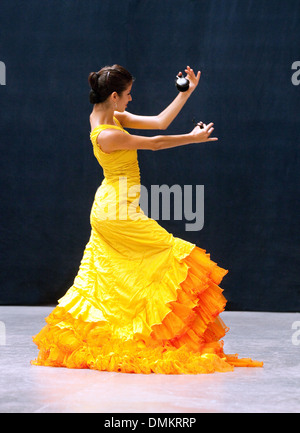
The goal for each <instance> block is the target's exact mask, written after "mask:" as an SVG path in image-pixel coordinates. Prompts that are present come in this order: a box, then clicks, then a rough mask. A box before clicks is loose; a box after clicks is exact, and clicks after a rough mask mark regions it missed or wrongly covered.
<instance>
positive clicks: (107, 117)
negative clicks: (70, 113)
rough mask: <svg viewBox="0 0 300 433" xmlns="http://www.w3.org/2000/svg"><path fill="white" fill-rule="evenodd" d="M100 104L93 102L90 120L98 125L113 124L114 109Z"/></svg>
mask: <svg viewBox="0 0 300 433" xmlns="http://www.w3.org/2000/svg"><path fill="white" fill-rule="evenodd" d="M101 105H102V104H95V105H94V108H93V111H92V113H91V115H90V119H91V122H93V123H97V124H98V125H115V122H114V110H113V109H111V108H106V107H101Z"/></svg>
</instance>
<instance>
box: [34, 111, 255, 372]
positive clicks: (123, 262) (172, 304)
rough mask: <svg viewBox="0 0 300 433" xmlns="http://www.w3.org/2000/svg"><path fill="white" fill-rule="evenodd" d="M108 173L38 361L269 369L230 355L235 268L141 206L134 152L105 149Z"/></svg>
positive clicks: (102, 160) (39, 339)
mask: <svg viewBox="0 0 300 433" xmlns="http://www.w3.org/2000/svg"><path fill="white" fill-rule="evenodd" d="M114 120H115V122H116V123H117V124H118V125H119V126H112V125H99V126H97V127H96V128H95V129H93V130H92V131H91V134H90V138H91V141H92V143H93V149H94V154H95V157H96V158H97V160H98V162H99V164H100V165H101V166H102V168H103V173H104V179H103V181H102V183H101V185H100V187H99V188H98V190H97V192H96V195H95V199H94V203H93V207H92V210H91V218H90V221H91V236H90V239H89V242H88V243H87V245H86V248H85V250H84V254H83V258H82V261H81V264H80V267H79V271H78V274H77V276H76V277H75V280H74V283H73V285H72V287H71V288H70V289H69V290H68V291H67V293H66V294H65V295H64V296H63V297H62V298H61V299H59V301H58V305H57V306H56V307H55V308H54V310H53V311H52V313H51V314H50V315H49V316H48V317H47V318H46V319H45V320H46V322H47V324H46V325H45V326H44V328H43V329H42V330H41V331H40V332H39V333H38V334H37V335H36V336H35V337H33V340H34V342H35V343H36V344H37V346H38V349H39V353H38V357H37V359H36V360H34V361H31V363H32V364H33V365H44V366H55V367H68V368H90V369H96V370H105V371H117V372H126V373H151V372H154V373H165V374H180V373H186V374H198V373H213V372H215V371H218V372H227V371H232V370H233V368H234V367H233V366H261V365H262V363H260V362H257V361H252V360H251V359H248V358H244V359H239V358H238V356H237V355H225V354H224V352H223V341H221V340H220V339H221V338H222V337H223V336H224V335H225V333H226V332H227V330H228V328H227V327H226V325H225V324H224V322H223V321H222V320H221V318H220V317H219V314H220V313H221V312H222V311H223V310H224V308H225V304H226V299H225V298H224V296H223V294H222V289H221V288H220V287H219V284H220V283H221V280H222V278H223V277H224V275H225V274H226V273H227V272H228V271H227V270H225V269H222V268H221V267H219V266H218V265H217V264H216V263H214V262H213V261H212V260H210V255H209V254H206V252H205V250H203V249H201V248H199V247H197V246H196V245H195V244H192V243H190V242H187V241H185V240H183V239H180V238H177V237H174V236H173V235H172V234H171V233H169V232H168V231H166V230H165V229H164V228H163V227H161V226H160V225H159V224H158V223H157V221H155V220H153V219H151V218H148V217H147V216H146V215H145V214H144V212H143V211H142V209H141V208H140V206H139V197H140V170H139V164H138V159H137V151H136V150H118V151H114V152H112V153H110V154H108V153H105V152H103V151H102V150H101V149H100V147H99V145H98V144H97V137H98V134H99V133H100V132H101V131H103V130H104V129H105V128H116V129H119V130H121V131H123V132H124V133H127V134H128V132H127V131H125V130H124V129H123V128H122V126H121V125H120V123H119V122H118V121H117V119H116V118H115V119H114Z"/></svg>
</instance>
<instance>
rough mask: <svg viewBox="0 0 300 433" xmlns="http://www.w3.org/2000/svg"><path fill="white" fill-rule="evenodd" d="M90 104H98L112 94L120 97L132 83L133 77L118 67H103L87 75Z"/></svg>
mask: <svg viewBox="0 0 300 433" xmlns="http://www.w3.org/2000/svg"><path fill="white" fill-rule="evenodd" d="M88 81H89V85H90V86H91V90H90V103H91V104H99V103H101V102H104V101H106V99H107V98H108V97H109V96H110V95H111V94H112V93H113V92H117V93H118V95H120V94H121V93H122V92H124V90H126V89H127V87H128V86H129V85H130V84H131V83H132V82H133V81H134V78H133V76H132V75H131V74H130V72H128V71H127V70H126V69H125V68H123V67H122V66H120V65H113V66H104V68H102V69H100V71H99V72H91V73H90V74H89V78H88Z"/></svg>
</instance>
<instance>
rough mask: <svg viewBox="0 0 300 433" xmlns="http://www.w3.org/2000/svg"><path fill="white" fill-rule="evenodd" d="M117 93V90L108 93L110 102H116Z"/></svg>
mask: <svg viewBox="0 0 300 433" xmlns="http://www.w3.org/2000/svg"><path fill="white" fill-rule="evenodd" d="M118 96H119V95H118V94H117V92H112V94H111V95H110V97H111V100H112V102H117V101H118Z"/></svg>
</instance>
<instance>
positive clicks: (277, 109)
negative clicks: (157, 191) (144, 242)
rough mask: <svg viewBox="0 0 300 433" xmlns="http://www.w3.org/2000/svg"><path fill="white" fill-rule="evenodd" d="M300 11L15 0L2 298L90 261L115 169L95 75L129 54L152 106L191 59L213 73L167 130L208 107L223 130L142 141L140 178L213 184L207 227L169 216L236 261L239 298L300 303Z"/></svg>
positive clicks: (171, 226) (255, 305)
mask: <svg viewBox="0 0 300 433" xmlns="http://www.w3.org/2000/svg"><path fill="white" fill-rule="evenodd" d="M299 23H300V3H299V0H289V1H288V2H286V1H275V0H273V1H269V0H260V1H257V0H254V1H248V0H226V1H224V0H209V1H201V0H198V1H196V0H194V1H193V0H186V1H185V2H183V1H179V0H164V1H160V0H157V1H155V0H122V1H104V0H103V1H99V0H68V1H66V0H51V1H50V0H43V1H37V0H28V1H27V2H24V1H16V0H13V1H11V0H2V1H1V14H0V43H1V49H0V61H2V62H4V63H5V65H6V85H5V86H4V85H2V86H0V100H1V117H0V127H1V167H0V168H1V171H0V176H1V189H0V194H1V233H0V235H1V273H0V303H1V304H33V305H37V304H47V303H48V304H49V303H52V304H55V303H56V301H57V299H58V298H59V297H61V296H62V295H63V294H64V293H65V292H66V290H67V289H68V288H69V286H70V285H72V283H73V279H74V277H75V275H76V273H77V270H78V266H79V263H80V260H81V257H82V253H83V249H84V247H85V244H86V242H87V241H88V238H89V233H90V223H89V214H90V208H91V205H92V202H93V197H94V194H95V191H96V189H97V187H98V186H99V185H100V183H101V181H102V179H103V174H102V170H101V168H100V167H99V166H98V164H97V162H96V160H95V158H94V156H93V154H92V148H91V144H90V141H89V130H90V127H89V120H88V118H89V114H90V110H91V108H92V107H91V106H90V104H89V102H88V90H89V89H88V84H87V76H88V73H89V72H90V71H94V70H98V69H100V68H101V67H102V66H104V65H107V64H113V63H120V64H121V65H123V66H125V67H127V68H128V69H129V70H130V71H131V72H132V74H133V75H134V76H135V78H136V81H135V84H134V89H133V102H132V103H131V105H130V110H131V111H132V112H136V113H140V114H149V115H151V114H157V113H159V112H160V111H161V110H162V109H164V108H165V107H166V105H167V104H168V103H170V102H171V101H172V99H173V98H174V97H175V96H176V90H175V87H174V76H175V74H176V73H177V72H178V71H179V70H183V69H184V68H185V66H186V65H187V64H189V65H190V66H192V67H193V68H194V69H196V70H197V69H200V70H201V71H202V77H201V81H200V84H199V87H198V89H197V92H196V93H195V94H194V95H193V96H192V98H191V99H190V100H189V101H188V103H187V104H186V106H185V107H184V109H183V111H182V112H181V113H180V115H179V117H178V118H177V119H176V120H175V122H174V123H173V124H172V125H171V126H170V128H169V129H168V130H167V131H163V133H167V134H169V133H185V132H189V131H190V130H191V128H192V126H193V125H192V122H191V119H192V117H196V118H197V120H200V119H201V120H203V121H205V122H207V121H213V122H214V123H215V135H217V136H218V137H219V141H218V142H216V143H208V144H202V145H188V146H182V147H179V148H175V149H169V150H165V151H161V152H151V151H139V152H138V156H139V162H140V168H141V177H142V184H143V185H145V186H147V187H148V188H150V186H151V185H152V184H155V185H162V184H167V185H170V186H172V185H173V184H179V185H182V186H183V185H204V187H205V224H204V227H203V229H202V230H201V231H199V232H186V231H185V221H159V222H160V223H161V225H163V226H164V227H165V228H166V229H167V230H169V231H170V232H172V233H173V234H174V236H179V237H182V238H184V239H186V240H189V241H191V242H194V243H196V244H197V245H198V246H199V247H201V248H204V249H206V250H207V251H208V252H210V253H211V258H212V259H213V260H215V261H216V262H218V263H219V264H220V265H221V266H223V267H225V268H227V269H229V271H230V272H229V274H228V275H227V276H226V278H225V279H224V281H223V283H222V287H223V288H224V289H225V293H224V294H225V296H226V297H227V299H228V306H227V307H228V309H232V310H257V311H299V310H300V302H299V287H300V276H299V269H300V263H299V262H300V260H299V258H300V243H299V240H300V239H299V183H300V182H299V131H300V122H299V112H300V109H299V101H300V98H299V96H300V86H297V85H295V84H293V82H292V75H293V73H294V72H293V70H292V64H293V63H294V62H295V61H299V60H300V48H299V47H300V24H299ZM299 79H300V78H299ZM294 82H295V80H294ZM296 84H297V82H296ZM130 132H133V131H130ZM136 133H140V131H137V132H136ZM143 133H144V134H145V132H143ZM150 133H151V134H156V133H162V132H161V131H152V132H147V134H150Z"/></svg>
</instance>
